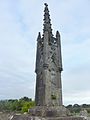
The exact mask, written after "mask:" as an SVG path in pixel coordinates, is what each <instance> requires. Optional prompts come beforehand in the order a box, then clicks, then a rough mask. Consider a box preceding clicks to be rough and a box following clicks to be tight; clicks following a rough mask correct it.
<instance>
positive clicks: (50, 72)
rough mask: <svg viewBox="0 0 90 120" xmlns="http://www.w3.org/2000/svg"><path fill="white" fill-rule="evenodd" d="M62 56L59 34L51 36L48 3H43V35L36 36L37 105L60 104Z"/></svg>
mask: <svg viewBox="0 0 90 120" xmlns="http://www.w3.org/2000/svg"><path fill="white" fill-rule="evenodd" d="M61 71H62V57H61V43H60V34H59V32H58V31H57V32H56V37H53V34H52V28H51V19H50V15H49V10H48V5H47V4H46V3H45V10H44V29H43V37H41V34H40V32H39V34H38V37H37V55H36V70H35V72H36V95H35V101H36V105H37V106H62V84H61Z"/></svg>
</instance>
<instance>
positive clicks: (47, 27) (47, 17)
mask: <svg viewBox="0 0 90 120" xmlns="http://www.w3.org/2000/svg"><path fill="white" fill-rule="evenodd" d="M44 5H45V9H44V24H43V25H44V29H43V32H45V31H48V32H49V33H51V34H52V29H51V19H50V15H49V10H48V4H47V3H45V4H44Z"/></svg>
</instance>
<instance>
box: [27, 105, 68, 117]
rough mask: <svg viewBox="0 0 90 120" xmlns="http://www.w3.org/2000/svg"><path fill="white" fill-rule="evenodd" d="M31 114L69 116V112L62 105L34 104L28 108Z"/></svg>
mask: <svg viewBox="0 0 90 120" xmlns="http://www.w3.org/2000/svg"><path fill="white" fill-rule="evenodd" d="M29 113H30V115H31V116H42V117H65V116H70V112H69V110H68V109H66V108H65V107H64V106H48V107H47V106H36V107H35V108H32V109H29Z"/></svg>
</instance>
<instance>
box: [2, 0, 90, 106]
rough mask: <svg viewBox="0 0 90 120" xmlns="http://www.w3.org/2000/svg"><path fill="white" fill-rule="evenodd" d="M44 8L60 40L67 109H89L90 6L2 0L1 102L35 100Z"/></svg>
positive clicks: (68, 0)
mask: <svg viewBox="0 0 90 120" xmlns="http://www.w3.org/2000/svg"><path fill="white" fill-rule="evenodd" d="M45 2H46V3H48V5H49V10H50V17H51V23H52V29H53V34H54V35H55V33H56V31H57V30H58V31H59V32H60V34H61V44H62V59H63V72H62V89H63V104H64V105H68V104H76V103H77V104H84V103H87V104H90V53H89V51H90V0H57V1H56V0H38V1H37V0H0V99H16V98H17V99H19V98H21V97H23V96H27V97H30V98H33V99H34V95H35V82H36V78H35V60H36V39H37V35H38V32H41V33H42V31H43V10H44V3H45Z"/></svg>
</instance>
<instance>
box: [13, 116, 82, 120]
mask: <svg viewBox="0 0 90 120" xmlns="http://www.w3.org/2000/svg"><path fill="white" fill-rule="evenodd" d="M11 120H84V118H82V117H50V118H49V117H37V116H30V115H14V116H13V118H12V119H11Z"/></svg>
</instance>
